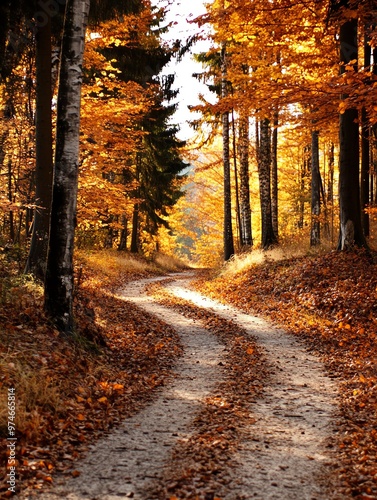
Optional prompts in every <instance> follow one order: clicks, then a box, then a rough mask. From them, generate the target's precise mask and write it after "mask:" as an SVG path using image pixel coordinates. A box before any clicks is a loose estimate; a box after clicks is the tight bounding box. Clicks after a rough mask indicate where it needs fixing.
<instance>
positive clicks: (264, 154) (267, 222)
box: [258, 118, 277, 250]
mask: <svg viewBox="0 0 377 500" xmlns="http://www.w3.org/2000/svg"><path fill="white" fill-rule="evenodd" d="M258 173H259V191H260V202H261V217H262V248H263V249H264V250H267V249H268V248H270V247H271V246H273V245H274V244H276V243H277V240H276V237H275V234H274V230H273V227H272V210H271V127H270V121H269V120H268V119H267V118H264V119H263V120H262V121H261V122H260V139H259V152H258Z"/></svg>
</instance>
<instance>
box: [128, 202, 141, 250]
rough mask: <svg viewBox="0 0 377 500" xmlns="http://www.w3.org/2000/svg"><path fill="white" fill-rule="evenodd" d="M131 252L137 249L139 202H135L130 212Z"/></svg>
mask: <svg viewBox="0 0 377 500" xmlns="http://www.w3.org/2000/svg"><path fill="white" fill-rule="evenodd" d="M130 251H131V253H138V251H139V204H138V203H135V205H134V211H133V214H132V233H131V248H130Z"/></svg>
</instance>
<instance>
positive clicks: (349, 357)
mask: <svg viewBox="0 0 377 500" xmlns="http://www.w3.org/2000/svg"><path fill="white" fill-rule="evenodd" d="M109 263H111V259H107V264H108V267H109ZM94 264H96V265H93V261H92V262H91V263H90V265H89V263H88V261H86V262H85V266H86V267H85V270H84V271H83V272H82V273H78V275H79V276H80V286H79V291H80V292H79V297H78V298H77V313H78V318H79V332H78V336H77V338H76V340H75V342H72V341H71V342H69V341H67V340H63V339H61V338H60V337H58V335H57V332H55V331H54V329H53V328H52V327H51V326H50V325H48V322H47V321H46V319H45V318H44V317H43V314H42V313H39V314H37V313H36V311H38V310H40V309H41V308H40V301H41V293H40V290H38V289H36V288H35V285H31V284H30V283H25V282H22V283H19V284H18V286H17V287H15V286H12V287H10V286H8V288H6V289H5V288H4V286H3V294H2V295H3V305H4V317H2V318H1V323H2V328H1V335H2V337H3V338H2V339H1V341H2V354H1V361H0V363H1V364H2V366H1V368H2V370H1V389H2V392H1V395H2V397H3V398H4V399H5V397H6V395H7V390H8V388H9V387H12V386H14V387H15V388H16V394H17V398H19V404H18V406H17V408H18V410H17V413H18V416H17V418H18V420H17V421H16V424H17V425H16V427H17V432H18V446H17V452H16V454H17V461H18V462H17V482H18V489H19V490H20V489H22V490H23V493H21V494H20V495H19V497H20V498H34V497H41V498H44V499H45V498H46V499H48V498H51V499H52V498H57V497H56V495H58V496H59V497H60V498H61V497H62V495H63V496H65V497H66V498H71V499H84V498H91V499H94V498H101V499H115V498H139V499H145V500H147V499H148V500H149V499H154V498H156V499H158V498H159V499H179V498H193V499H194V498H198V499H208V500H210V499H214V498H222V499H229V500H236V499H243V498H245V499H246V498H260V499H262V498H263V499H265V498H271V499H272V498H276V499H278V498H279V499H287V500H288V499H293V498H308V499H314V498H316V499H317V500H320V499H330V498H332V499H342V498H344V499H347V498H358V499H364V500H367V499H373V498H377V466H376V463H377V456H376V435H377V430H376V429H377V425H376V423H377V414H376V401H377V399H376V394H377V384H376V377H377V373H376V359H377V342H376V330H377V328H376V324H377V321H376V312H377V311H376V309H377V302H376V295H377V291H376V290H377V273H376V265H375V264H374V263H373V262H372V261H371V260H370V258H369V257H368V256H366V255H364V254H361V253H358V254H337V253H331V254H326V255H324V256H321V257H311V258H298V259H288V260H283V261H278V262H265V263H263V264H261V265H258V266H251V267H249V268H248V269H247V270H245V269H243V270H241V272H239V273H238V274H234V273H233V272H232V271H231V268H230V266H229V268H228V269H225V270H224V271H223V273H222V274H220V275H216V276H214V275H213V274H212V275H210V274H208V273H207V274H206V275H203V274H202V276H201V278H200V279H199V280H198V279H196V282H195V287H196V289H200V291H201V292H203V293H205V294H206V295H211V296H213V297H216V299H217V300H219V299H220V300H221V301H224V300H225V299H226V300H227V301H229V302H231V303H232V305H233V306H237V308H238V309H237V310H235V309H229V308H224V306H221V305H220V304H219V303H218V302H216V303H215V302H213V301H209V300H208V299H203V297H202V296H201V295H199V294H198V293H194V291H193V290H192V289H191V290H190V289H189V284H188V283H187V279H188V276H187V274H188V273H184V275H183V276H181V277H179V276H174V277H173V276H171V277H170V278H169V279H167V280H166V279H165V278H161V277H158V278H156V277H154V278H151V275H152V274H154V275H156V272H157V271H156V269H154V268H153V269H152V268H151V269H142V266H141V265H140V269H133V270H132V271H131V270H129V269H128V270H126V272H125V273H121V272H120V270H119V269H118V268H116V269H113V270H111V269H108V271H107V275H104V271H101V270H100V268H99V267H100V266H99V264H98V263H94ZM110 267H111V266H110ZM136 267H137V266H136ZM159 272H160V273H161V269H160V271H159ZM196 276H197V273H196ZM135 279H136V281H135ZM191 279H192V276H191ZM131 280H132V282H133V283H132V284H131ZM161 280H162V283H160V282H161ZM12 283H13V282H12ZM148 283H149V286H147V284H148ZM13 285H14V283H13ZM145 286H147V289H148V293H149V296H147V295H145V293H144V292H143V289H144V287H145ZM26 292H27V293H26ZM15 297H19V301H18V302H17V301H15ZM25 301H26V302H27V303H24V302H25ZM7 307H8V309H7ZM240 309H243V310H244V311H245V312H241V310H240ZM255 312H257V313H258V314H259V316H265V317H269V320H270V321H273V322H274V324H275V326H271V324H267V323H266V322H265V321H263V320H261V319H257V318H255V317H254V313H255ZM245 313H247V314H245ZM17 314H18V318H17V320H16V316H17ZM276 325H278V326H279V327H280V326H284V331H283V330H282V329H281V328H277V326H276ZM79 340H80V342H78V341H79ZM105 343H106V345H102V344H105ZM1 403H2V407H4V405H3V401H1ZM4 404H6V401H4ZM3 422H4V420H2V421H1V423H2V424H3V425H2V428H1V430H2V435H3V436H4V437H6V431H7V429H6V425H4V423H3ZM1 445H2V446H3V448H2V450H5V449H6V443H5V439H4V440H2V443H1ZM3 456H4V458H6V455H5V453H3ZM6 489H7V485H6V483H5V481H4V483H3V489H2V493H0V495H1V494H2V495H3V496H4V497H6V495H7V492H6ZM54 492H55V493H54ZM54 495H55V496H54Z"/></svg>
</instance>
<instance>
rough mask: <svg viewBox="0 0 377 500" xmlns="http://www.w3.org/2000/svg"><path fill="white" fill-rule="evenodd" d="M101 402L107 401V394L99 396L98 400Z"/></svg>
mask: <svg viewBox="0 0 377 500" xmlns="http://www.w3.org/2000/svg"><path fill="white" fill-rule="evenodd" d="M97 401H98V402H99V403H106V402H107V397H106V396H103V397H102V398H99V399H98V400H97Z"/></svg>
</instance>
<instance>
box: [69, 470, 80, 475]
mask: <svg viewBox="0 0 377 500" xmlns="http://www.w3.org/2000/svg"><path fill="white" fill-rule="evenodd" d="M80 474H81V472H80V471H78V470H73V471H72V472H71V475H72V476H73V477H79V475H80Z"/></svg>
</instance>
